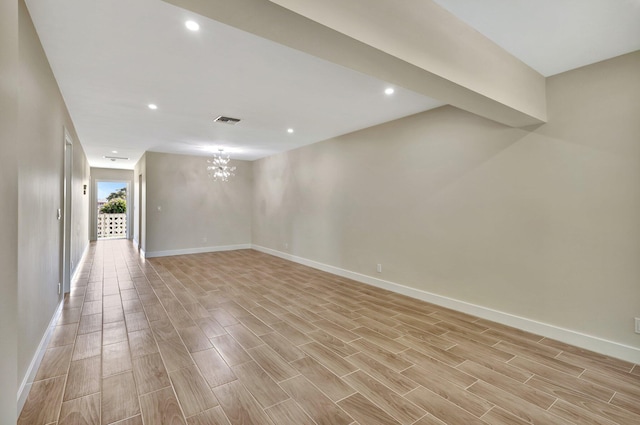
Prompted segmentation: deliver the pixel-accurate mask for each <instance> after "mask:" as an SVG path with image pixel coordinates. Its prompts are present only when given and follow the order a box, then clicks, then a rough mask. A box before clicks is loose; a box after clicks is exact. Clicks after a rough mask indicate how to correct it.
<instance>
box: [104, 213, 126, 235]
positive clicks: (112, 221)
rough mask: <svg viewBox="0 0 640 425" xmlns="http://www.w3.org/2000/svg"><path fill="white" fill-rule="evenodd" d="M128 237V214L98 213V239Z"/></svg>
mask: <svg viewBox="0 0 640 425" xmlns="http://www.w3.org/2000/svg"><path fill="white" fill-rule="evenodd" d="M126 237H127V215H126V214H98V239H103V238H126Z"/></svg>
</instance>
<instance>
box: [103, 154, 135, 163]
mask: <svg viewBox="0 0 640 425" xmlns="http://www.w3.org/2000/svg"><path fill="white" fill-rule="evenodd" d="M103 158H104V159H109V160H111V161H114V162H115V161H116V160H118V159H120V160H123V161H128V160H129V158H125V157H122V156H106V155H105V156H103Z"/></svg>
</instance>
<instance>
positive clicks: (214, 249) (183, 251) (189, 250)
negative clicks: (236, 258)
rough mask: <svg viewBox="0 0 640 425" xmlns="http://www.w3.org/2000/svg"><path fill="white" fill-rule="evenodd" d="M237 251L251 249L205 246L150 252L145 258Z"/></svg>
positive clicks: (245, 245)
mask: <svg viewBox="0 0 640 425" xmlns="http://www.w3.org/2000/svg"><path fill="white" fill-rule="evenodd" d="M237 249H251V244H248V243H247V244H237V245H220V246H205V247H201V248H187V249H173V250H169V251H151V252H147V253H145V258H153V257H169V256H172V255H187V254H202V253H204V252H218V251H235V250H237Z"/></svg>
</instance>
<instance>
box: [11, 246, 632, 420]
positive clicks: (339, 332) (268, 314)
mask: <svg viewBox="0 0 640 425" xmlns="http://www.w3.org/2000/svg"><path fill="white" fill-rule="evenodd" d="M89 249H90V251H89V254H88V258H87V260H86V261H85V263H84V264H83V266H82V269H81V271H80V272H79V273H78V277H77V278H76V279H75V281H74V282H73V285H72V286H73V287H72V291H71V293H70V295H69V296H68V297H67V298H66V299H65V302H64V306H63V311H62V314H61V317H60V319H59V321H58V325H57V327H56V329H55V332H54V333H53V336H52V338H51V340H50V343H49V346H48V348H47V350H46V353H45V355H44V358H43V361H42V363H41V366H40V369H39V370H38V372H37V376H36V382H34V384H33V386H32V388H31V392H30V394H29V396H28V399H27V401H26V404H25V406H24V409H23V411H22V414H21V416H20V419H19V424H32V425H51V424H57V425H69V424H88V425H89V424H103V425H109V424H119V425H140V424H145V425H161V424H172V425H177V424H189V425H204V424H210V425H250V424H256V425H269V424H271V425H288V424H291V425H305V424H309V425H313V424H315V425H325V424H327V425H329V424H330V425H340V424H344V425H356V424H360V425H376V424H396V425H397V424H401V425H411V424H415V425H437V424H439V425H442V424H449V425H460V424H465V425H466V424H502V425H512V424H513V425H519V424H640V366H638V365H634V364H631V363H628V362H625V361H621V360H617V359H614V358H609V357H606V356H603V355H600V354H596V353H592V352H588V351H585V350H582V349H580V348H576V347H573V346H570V345H566V344H563V343H560V342H557V341H553V340H550V339H547V338H543V337H540V336H537V335H533V334H530V333H527V332H524V331H521V330H517V329H513V328H509V327H506V326H503V325H500V324H496V323H492V322H489V321H486V320H482V319H479V318H477V317H473V316H469V315H466V314H462V313H457V312H454V311H451V310H447V309H445V308H442V307H438V306H435V305H432V304H428V303H425V302H422V301H418V300H414V299H411V298H407V297H404V296H402V295H398V294H395V293H392V292H388V291H385V290H381V289H377V288H374V287H370V286H366V285H363V284H360V283H357V282H353V281H350V280H348V279H343V278H340V277H336V276H333V275H331V274H327V273H323V272H321V271H318V270H314V269H311V268H308V267H304V266H301V265H298V264H295V263H291V262H288V261H285V260H282V259H279V258H276V257H272V256H269V255H266V254H262V253H259V252H256V251H252V250H242V251H233V252H221V253H209V254H195V255H188V256H176V257H165V258H154V259H151V260H146V261H145V260H142V259H140V258H139V256H138V255H137V251H136V250H135V249H134V247H133V245H132V244H131V243H130V242H128V241H125V240H115V241H101V242H98V243H93V244H91V246H90V248H89Z"/></svg>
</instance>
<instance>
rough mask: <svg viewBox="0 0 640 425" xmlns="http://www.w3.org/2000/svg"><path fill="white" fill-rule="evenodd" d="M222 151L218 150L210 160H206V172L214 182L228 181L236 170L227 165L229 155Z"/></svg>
mask: <svg viewBox="0 0 640 425" xmlns="http://www.w3.org/2000/svg"><path fill="white" fill-rule="evenodd" d="M223 152H224V149H218V153H214V154H213V158H212V159H208V160H207V163H208V164H209V165H208V166H207V171H208V172H209V177H211V178H212V179H213V180H214V181H217V180H220V181H222V182H226V181H229V177H233V176H235V174H234V173H233V172H234V171H235V170H236V167H230V166H229V165H228V164H229V160H230V158H229V155H225V154H224V153H223Z"/></svg>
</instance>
